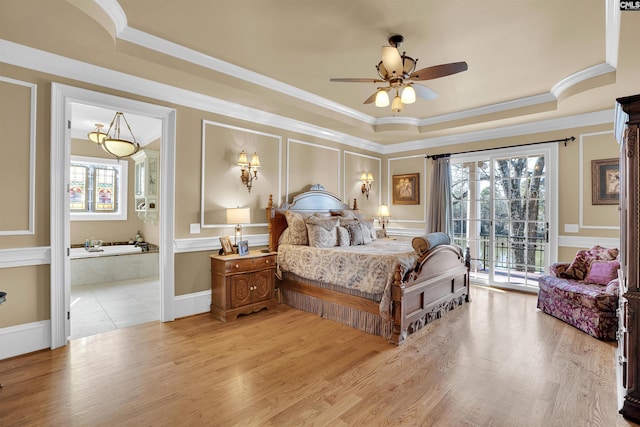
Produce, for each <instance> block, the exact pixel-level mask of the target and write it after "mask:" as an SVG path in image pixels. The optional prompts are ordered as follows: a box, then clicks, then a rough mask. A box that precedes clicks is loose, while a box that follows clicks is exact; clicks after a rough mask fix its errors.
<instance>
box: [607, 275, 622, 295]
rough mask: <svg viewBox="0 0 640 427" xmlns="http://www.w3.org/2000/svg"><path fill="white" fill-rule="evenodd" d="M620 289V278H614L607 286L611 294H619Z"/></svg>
mask: <svg viewBox="0 0 640 427" xmlns="http://www.w3.org/2000/svg"><path fill="white" fill-rule="evenodd" d="M619 290H620V279H613V280H612V281H610V282H609V284H608V285H607V287H606V288H605V290H604V291H605V292H606V293H608V294H611V295H616V296H618V294H619Z"/></svg>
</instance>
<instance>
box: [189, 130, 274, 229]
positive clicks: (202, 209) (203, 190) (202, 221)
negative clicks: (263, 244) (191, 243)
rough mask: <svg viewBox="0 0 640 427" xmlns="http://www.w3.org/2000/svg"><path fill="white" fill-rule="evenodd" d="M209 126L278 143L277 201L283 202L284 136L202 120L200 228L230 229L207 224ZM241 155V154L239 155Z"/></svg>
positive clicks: (245, 226)
mask: <svg viewBox="0 0 640 427" xmlns="http://www.w3.org/2000/svg"><path fill="white" fill-rule="evenodd" d="M207 125H210V126H219V127H223V128H227V129H232V130H236V131H239V132H247V133H251V134H255V135H261V136H265V137H267V138H273V139H274V140H276V141H277V144H278V195H277V197H278V198H277V199H276V200H281V197H282V190H281V188H282V136H280V135H274V134H271V133H266V132H260V131H257V130H254V129H250V128H243V127H239V126H232V125H228V124H225V123H219V122H214V121H210V120H202V140H201V146H202V167H201V168H200V183H201V185H200V188H201V191H200V227H202V228H229V224H227V223H224V224H207V223H205V214H204V213H205V194H206V193H207V189H206V174H205V168H206V140H207V139H206V132H207ZM238 154H239V153H238ZM248 155H249V156H250V155H251V153H248ZM263 161H264V157H263ZM266 226H267V223H252V224H246V225H243V226H242V227H243V228H249V227H266Z"/></svg>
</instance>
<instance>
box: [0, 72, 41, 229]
mask: <svg viewBox="0 0 640 427" xmlns="http://www.w3.org/2000/svg"><path fill="white" fill-rule="evenodd" d="M0 81H3V82H5V83H9V84H14V85H18V86H25V87H27V88H29V91H30V102H29V178H28V179H29V206H28V208H27V209H28V212H29V225H28V228H27V229H26V230H0V236H17V235H25V234H34V232H35V231H34V225H33V224H34V218H35V205H36V182H35V180H36V111H37V99H38V95H37V91H38V87H37V85H36V84H34V83H29V82H24V81H21V80H15V79H11V78H9V77H4V76H0ZM10 202H11V201H7V200H3V201H2V203H10Z"/></svg>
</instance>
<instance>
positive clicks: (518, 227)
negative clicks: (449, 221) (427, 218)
mask: <svg viewBox="0 0 640 427" xmlns="http://www.w3.org/2000/svg"><path fill="white" fill-rule="evenodd" d="M523 148H524V147H522V148H519V149H518V151H517V152H514V151H513V150H514V149H510V151H509V150H491V151H484V152H482V153H480V154H476V155H473V156H469V155H467V156H455V157H452V158H451V178H452V197H451V200H452V211H453V219H454V241H455V242H456V244H458V245H460V246H462V247H468V248H469V250H470V252H471V258H472V262H471V274H472V276H471V277H472V279H476V280H479V281H484V282H486V283H487V284H489V285H493V286H499V287H506V288H515V289H521V290H530V291H536V290H537V287H538V277H539V276H540V275H542V274H544V272H545V269H546V268H547V267H548V265H549V260H550V259H554V257H555V247H556V245H555V244H552V241H553V242H555V240H556V237H555V236H556V230H555V225H554V224H555V222H556V221H555V220H552V219H553V218H555V211H554V210H553V209H552V208H554V205H555V203H554V199H553V197H552V196H553V195H555V187H556V185H555V182H554V181H555V180H554V179H553V177H554V176H555V169H556V162H555V158H556V156H555V155H552V154H555V153H556V152H557V151H556V150H557V148H556V146H555V145H548V144H544V146H543V145H540V146H536V147H532V148H529V149H523ZM552 251H553V253H552Z"/></svg>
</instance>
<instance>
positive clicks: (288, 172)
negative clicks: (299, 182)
mask: <svg viewBox="0 0 640 427" xmlns="http://www.w3.org/2000/svg"><path fill="white" fill-rule="evenodd" d="M291 144H300V145H308V146H310V147H315V148H319V149H321V150H330V151H336V152H337V153H338V167H337V168H336V172H337V173H338V181H337V182H338V186H339V185H340V149H338V148H333V147H327V146H324V145H320V144H314V143H312V142H305V141H300V140H298V139H293V138H287V180H286V182H285V185H286V189H285V199H284V201H285V202H289V196H290V193H289V189H290V187H289V178H290V174H291V154H290V149H291ZM327 169H328V168H327ZM306 184H307V185H314V184H322V185H326V183H324V182H307V183H306ZM336 196H338V197H339V198H341V199H342V198H344V194H336Z"/></svg>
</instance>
